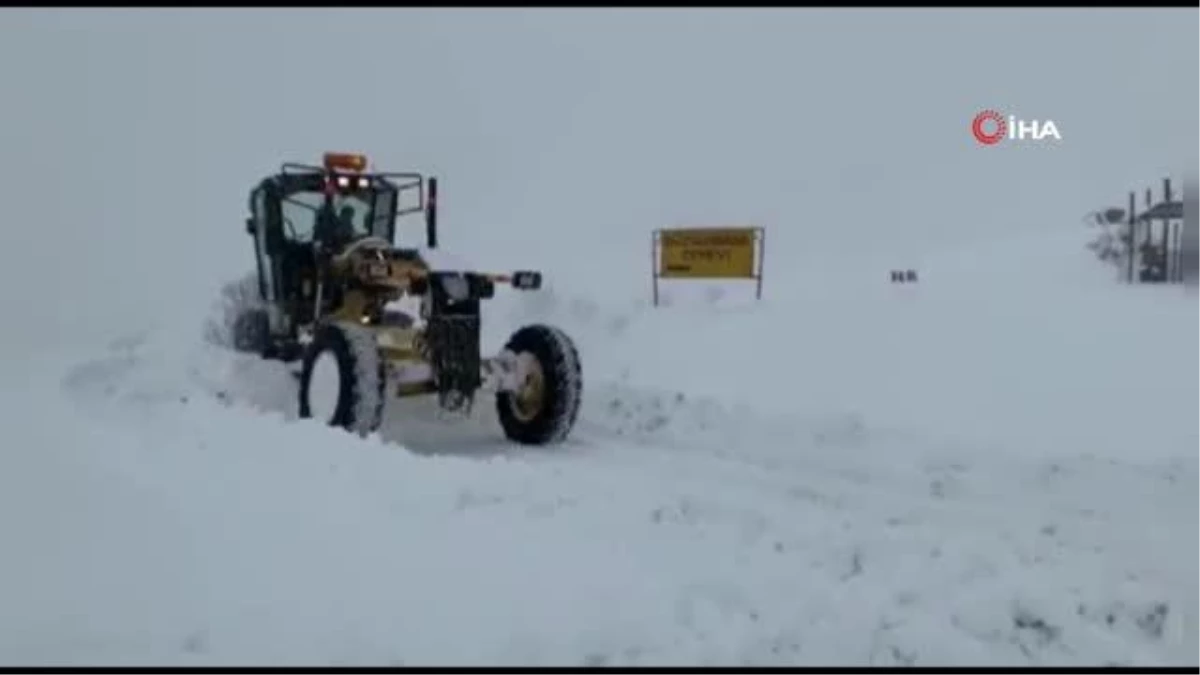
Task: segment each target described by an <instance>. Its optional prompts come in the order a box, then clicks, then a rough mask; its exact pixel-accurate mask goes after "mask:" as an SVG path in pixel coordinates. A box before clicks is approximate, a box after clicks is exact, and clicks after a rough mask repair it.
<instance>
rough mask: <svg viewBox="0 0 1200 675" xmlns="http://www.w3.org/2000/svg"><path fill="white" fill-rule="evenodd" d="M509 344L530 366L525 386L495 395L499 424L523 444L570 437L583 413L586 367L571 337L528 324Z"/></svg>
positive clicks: (545, 327) (549, 441)
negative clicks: (580, 409)
mask: <svg viewBox="0 0 1200 675" xmlns="http://www.w3.org/2000/svg"><path fill="white" fill-rule="evenodd" d="M505 348H506V349H508V350H510V351H512V352H513V353H515V354H517V356H518V357H519V358H522V359H525V360H526V361H527V363H528V365H529V366H530V368H529V373H528V375H527V377H526V379H525V382H524V383H523V385H522V387H521V388H520V389H518V390H517V391H513V392H508V391H501V392H499V393H498V394H497V395H496V412H497V414H498V416H499V418H500V426H501V427H502V428H503V429H504V435H505V436H507V437H508V438H509V440H512V441H515V442H517V443H520V444H522V445H551V444H555V443H561V442H562V441H564V440H566V438H567V435H568V434H570V433H571V429H572V428H574V426H575V420H576V418H577V417H578V416H579V405H580V402H581V401H582V398H583V371H582V368H581V366H580V364H579V352H578V350H576V349H575V343H574V342H572V340H571V338H570V337H568V336H567V335H566V334H565V333H563V332H562V331H560V330H559V329H557V328H553V327H550V326H544V325H532V326H526V327H524V328H522V329H520V330H518V331H517V332H516V333H514V334H513V336H512V337H511V338H509V340H508V344H507V345H506V346H505Z"/></svg>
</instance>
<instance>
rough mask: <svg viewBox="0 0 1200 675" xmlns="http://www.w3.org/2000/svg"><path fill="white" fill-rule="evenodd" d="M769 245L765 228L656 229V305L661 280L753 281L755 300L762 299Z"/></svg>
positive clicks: (653, 271) (652, 251)
mask: <svg viewBox="0 0 1200 675" xmlns="http://www.w3.org/2000/svg"><path fill="white" fill-rule="evenodd" d="M765 246H766V232H765V231H764V230H763V228H761V227H714V228H685V229H658V230H655V231H654V236H653V239H652V241H651V247H650V254H651V259H652V267H651V268H650V272H651V276H652V287H653V291H654V305H655V306H656V307H657V306H658V280H659V279H748V280H749V279H753V280H754V281H755V294H754V295H755V298H757V299H760V300H761V299H762V284H763V273H762V270H763V257H764V256H763V252H764V251H765Z"/></svg>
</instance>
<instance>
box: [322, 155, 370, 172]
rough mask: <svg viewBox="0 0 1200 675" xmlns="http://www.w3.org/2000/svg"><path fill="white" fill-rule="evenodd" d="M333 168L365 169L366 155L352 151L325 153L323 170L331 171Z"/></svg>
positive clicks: (344, 169) (347, 169) (345, 169)
mask: <svg viewBox="0 0 1200 675" xmlns="http://www.w3.org/2000/svg"><path fill="white" fill-rule="evenodd" d="M335 169H340V170H342V171H366V170H367V156H366V155H360V154H357V153H353V152H327V153H325V170H326V171H333V170H335Z"/></svg>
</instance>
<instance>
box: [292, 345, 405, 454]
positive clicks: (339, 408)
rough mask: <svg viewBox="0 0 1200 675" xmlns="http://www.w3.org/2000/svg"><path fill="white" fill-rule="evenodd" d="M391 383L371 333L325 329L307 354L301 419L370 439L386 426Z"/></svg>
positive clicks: (303, 368) (301, 387)
mask: <svg viewBox="0 0 1200 675" xmlns="http://www.w3.org/2000/svg"><path fill="white" fill-rule="evenodd" d="M386 382H387V376H386V365H385V363H384V360H383V358H382V356H381V355H380V353H379V346H378V343H377V342H376V340H375V334H374V333H372V332H371V331H370V329H366V328H363V327H361V326H358V325H355V324H352V323H345V322H341V323H330V324H325V325H323V326H321V327H320V328H319V329H317V332H316V334H315V335H313V340H312V342H311V343H309V345H308V348H307V350H306V351H305V353H304V357H303V365H302V367H301V371H300V417H302V418H305V419H310V418H311V419H319V420H321V421H323V422H325V423H326V424H328V425H329V426H332V427H341V428H343V429H345V430H347V431H350V432H352V433H356V434H358V435H360V436H366V435H368V434H370V433H372V432H374V431H376V430H377V429H378V428H379V425H380V424H381V423H382V422H383V405H384V397H385V391H384V385H385V384H386Z"/></svg>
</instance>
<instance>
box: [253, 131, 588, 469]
mask: <svg viewBox="0 0 1200 675" xmlns="http://www.w3.org/2000/svg"><path fill="white" fill-rule="evenodd" d="M437 190H438V182H437V178H436V177H426V176H425V175H423V174H419V173H392V172H374V171H370V170H369V168H368V161H367V158H366V157H365V156H364V155H359V154H350V153H326V154H325V155H324V158H323V162H322V164H321V165H320V166H309V165H304V164H290V163H289V164H284V165H283V166H282V167H281V170H280V172H279V173H276V174H274V175H271V176H268V177H267V178H265V179H264V180H262V182H260V183H259V184H258V186H257V187H255V188H254V189H253V190H252V191H251V193H250V205H249V206H250V217H249V218H247V220H246V232H247V233H248V234H249V235H250V237H251V239H252V240H253V242H254V253H255V260H256V262H257V282H258V284H257V285H258V288H257V291H258V292H257V297H256V298H254V301H253V302H252V303H249V304H248V305H247V306H243V307H239V308H238V309H237V311H236V313H235V317H234V319H233V322H232V344H233V345H234V346H235V348H237V349H238V350H240V351H243V352H252V353H256V354H258V355H260V356H262V357H264V358H268V359H278V360H281V361H285V362H289V363H295V362H299V364H300V368H299V373H298V379H299V384H300V386H299V401H298V406H299V414H300V416H301V417H303V418H315V419H320V420H323V421H325V422H326V423H328V424H329V425H331V426H335V427H342V428H345V429H347V430H349V431H351V432H354V433H358V434H361V435H366V434H369V433H371V432H373V431H375V430H376V429H377V428H378V427H379V426H380V424H381V422H382V416H383V410H384V407H385V402H386V400H387V399H388V398H389V397H391V396H396V397H404V396H418V395H430V396H435V397H436V398H437V402H438V405H439V407H440V408H441V409H442V410H445V411H448V412H451V413H461V414H466V413H469V412H470V411H471V408H472V406H473V404H474V401H475V398H476V395H477V394H479V393H480V392H490V393H494V395H495V402H496V408H497V413H498V417H499V421H500V425H501V427H502V428H503V431H504V433H505V435H506V436H507V437H508V438H509V439H511V440H513V441H515V442H518V443H522V444H529V445H544V444H550V443H556V442H560V441H562V440H564V439H565V438H566V436H567V435H568V434H569V432H570V430H571V428H572V427H573V426H574V423H575V419H576V416H577V415H578V412H579V405H580V397H581V388H582V384H581V383H582V379H581V378H582V376H581V369H580V363H579V354H578V351H577V350H576V347H575V345H574V343H573V342H572V340H571V339H570V338H569V337H568V336H567V335H566V334H565V333H563V332H562V331H561V330H559V329H557V328H555V327H553V326H548V325H542V324H536V325H529V326H525V327H523V328H521V329H520V330H517V331H516V332H515V333H514V334H513V335H512V336H511V338H510V339H509V340H508V342H507V344H506V345H505V347H504V349H502V350H501V351H500V353H499V354H496V355H493V356H490V357H487V358H484V357H483V355H482V354H481V346H480V319H481V312H480V308H481V303H482V301H485V300H487V299H490V298H492V297H493V296H494V294H495V292H496V288H497V287H498V286H506V287H510V288H513V289H515V290H517V291H536V290H538V289H539V288H540V287H541V283H542V278H541V274H540V273H538V272H535V271H518V272H514V273H511V274H491V273H485V272H478V271H463V270H455V269H438V268H436V267H435V266H433V265H431V264H430V263H429V262H428V260H429V258H430V253H431V252H432V251H434V250H435V249H437V245H438V244H437V234H438V221H437V213H438V210H437V207H438V201H437ZM405 198H407V201H409V202H411V203H410V204H408V205H406V206H402V205H401V200H402V199H405ZM415 214H420V215H423V216H424V221H425V223H424V224H425V239H426V241H425V250H422V249H421V248H419V247H407V246H403V245H401V246H397V245H396V244H395V236H396V225H397V221H398V219H399V218H401V217H404V216H409V215H415ZM405 304H407V305H409V309H408V310H404V309H398V307H399V306H401V305H405ZM413 306H415V309H413V308H412V307H413Z"/></svg>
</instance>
